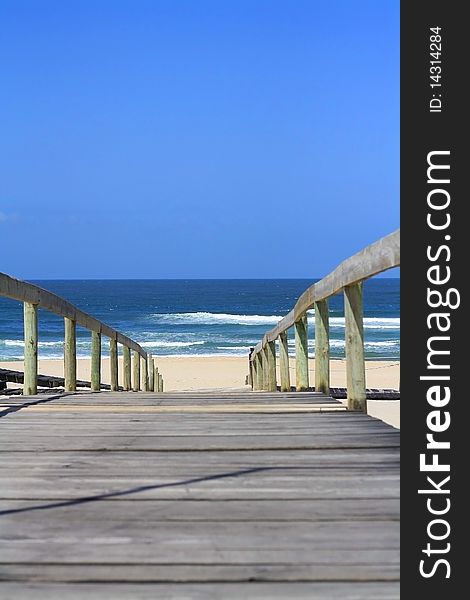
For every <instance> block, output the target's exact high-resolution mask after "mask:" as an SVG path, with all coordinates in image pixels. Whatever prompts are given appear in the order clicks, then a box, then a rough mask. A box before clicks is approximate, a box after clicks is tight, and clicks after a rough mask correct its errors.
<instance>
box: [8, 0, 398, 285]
mask: <svg viewBox="0 0 470 600" xmlns="http://www.w3.org/2000/svg"><path fill="white" fill-rule="evenodd" d="M0 52H1V56H2V61H1V67H0V70H1V71H0V72H1V82H2V92H1V95H2V100H1V104H2V109H1V112H0V131H1V136H0V240H1V245H2V251H1V257H2V261H1V265H0V270H2V271H5V272H8V273H10V274H12V275H15V276H18V277H21V278H29V279H33V278H100V277H104V278H128V277H131V278H141V277H142V278H144V277H149V278H173V277H174V278H178V277H185V278H186V277H188V278H189V277H227V278H228V277H275V278H276V277H307V278H310V277H320V276H323V275H324V274H326V273H327V272H328V271H329V270H330V269H331V268H332V267H334V266H336V264H337V263H338V262H339V261H340V260H342V259H343V258H345V257H347V256H349V255H350V254H352V253H353V252H355V251H357V250H359V249H360V248H361V247H363V246H365V245H366V244H368V243H370V242H372V241H374V240H375V239H376V238H378V237H380V236H382V235H385V234H387V233H389V232H391V231H392V230H394V229H396V228H397V227H398V224H399V2H398V0H381V1H378V0H370V1H363V0H349V1H347V2H346V1H331V2H325V1H315V0H305V1H303V0H292V1H289V0H269V1H268V0H265V1H260V0H224V1H221V0H186V1H183V0H162V1H160V0H152V1H145V0H127V1H122V0H121V1H119V0H112V1H100V0H89V1H86V0H80V1H79V0H74V1H64V0H60V1H59V0H58V1H49V0H41V2H37V1H34V0H30V1H29V2H28V1H22V0H2V2H1V3H0ZM395 275H396V273H395Z"/></svg>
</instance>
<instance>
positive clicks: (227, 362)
mask: <svg viewBox="0 0 470 600" xmlns="http://www.w3.org/2000/svg"><path fill="white" fill-rule="evenodd" d="M309 363H310V364H309V370H310V379H311V381H313V380H314V376H315V360H314V359H311V360H310V361H309ZM157 365H158V367H159V370H160V372H161V373H162V375H163V378H164V381H165V391H182V390H195V389H210V388H240V387H242V386H243V385H244V384H245V378H246V375H247V373H248V361H247V359H246V358H244V357H238V356H230V357H228V356H213V357H212V356H211V357H207V356H184V357H182V356H179V357H176V356H161V357H158V359H157ZM290 366H291V380H292V382H293V383H294V380H295V362H294V360H291V365H290ZM0 368H4V369H14V370H18V371H22V370H23V363H22V361H10V362H0ZM39 373H40V374H44V375H56V376H59V377H63V374H64V367H63V361H62V360H57V359H41V360H39ZM119 375H120V377H119V380H120V382H122V380H121V376H122V362H121V359H120V364H119ZM77 377H78V378H79V379H84V380H89V379H90V360H89V359H88V358H82V359H78V361H77ZM278 377H279V374H278ZM399 378H400V366H399V363H398V362H395V361H368V362H367V363H366V382H367V387H371V388H391V389H398V388H399ZM102 381H103V383H109V381H110V375H109V360H108V359H107V358H104V359H103V360H102ZM331 385H332V386H334V387H344V386H345V385H346V362H345V361H344V360H332V361H331ZM369 412H370V414H373V415H377V416H378V417H379V418H382V419H383V420H385V421H387V422H389V423H391V424H392V425H394V426H396V427H398V426H399V402H397V401H390V402H389V401H384V400H380V401H370V402H369Z"/></svg>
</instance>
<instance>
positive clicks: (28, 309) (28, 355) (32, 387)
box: [23, 302, 38, 396]
mask: <svg viewBox="0 0 470 600" xmlns="http://www.w3.org/2000/svg"><path fill="white" fill-rule="evenodd" d="M23 310H24V380H23V394H24V395H25V396H34V395H35V394H37V393H38V307H37V305H36V304H31V303H29V302H25V303H24V307H23Z"/></svg>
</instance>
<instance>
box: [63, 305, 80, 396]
mask: <svg viewBox="0 0 470 600" xmlns="http://www.w3.org/2000/svg"><path fill="white" fill-rule="evenodd" d="M64 325H65V341H64V378H65V386H64V387H65V391H66V392H75V391H77V327H76V323H75V321H73V320H72V319H69V318H68V317H64Z"/></svg>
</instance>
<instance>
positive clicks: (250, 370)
mask: <svg viewBox="0 0 470 600" xmlns="http://www.w3.org/2000/svg"><path fill="white" fill-rule="evenodd" d="M253 350H254V348H250V352H249V354H248V385H251V388H252V389H253V388H254V381H253V360H252V358H251V357H252V355H253Z"/></svg>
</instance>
